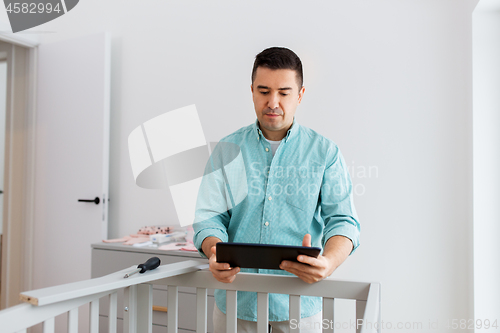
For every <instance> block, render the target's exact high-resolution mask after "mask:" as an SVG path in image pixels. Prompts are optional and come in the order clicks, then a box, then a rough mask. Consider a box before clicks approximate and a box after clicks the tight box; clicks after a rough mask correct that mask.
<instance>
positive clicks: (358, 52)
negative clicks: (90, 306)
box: [34, 0, 476, 332]
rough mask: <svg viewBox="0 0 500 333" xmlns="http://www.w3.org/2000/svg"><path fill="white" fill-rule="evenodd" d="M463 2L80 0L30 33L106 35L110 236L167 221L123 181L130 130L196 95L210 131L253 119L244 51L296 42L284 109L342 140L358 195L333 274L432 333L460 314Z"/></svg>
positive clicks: (464, 224) (127, 174) (464, 236)
mask: <svg viewBox="0 0 500 333" xmlns="http://www.w3.org/2000/svg"><path fill="white" fill-rule="evenodd" d="M475 3H476V1H475V0H460V1H457V0H405V1H401V0H377V1H362V0H349V1H329V2H326V1H323V2H318V1H315V2H307V3H306V2H303V1H274V2H269V1H252V2H250V1H246V2H235V1H195V0H192V1H177V0H176V1H168V2H166V1H137V0H136V1H132V0H129V1H123V0H107V1H102V0H101V1H97V0H86V1H81V2H80V3H79V4H78V5H77V7H75V9H73V10H72V11H71V12H69V13H68V14H66V15H64V16H62V17H60V18H58V19H56V20H54V21H51V22H49V23H47V24H45V25H43V27H40V30H43V31H45V32H47V31H49V32H50V31H52V32H54V33H45V34H43V35H42V38H41V42H42V43H44V42H51V41H56V40H60V39H67V38H72V37H75V36H78V35H83V34H90V33H93V32H98V31H104V30H107V31H110V32H111V34H112V36H113V49H112V52H113V55H112V57H113V65H112V66H113V73H112V115H111V122H112V124H111V175H110V179H111V184H110V198H111V202H110V214H109V215H110V224H111V225H110V235H111V236H112V237H119V236H123V235H126V234H129V233H132V232H135V231H136V230H137V229H138V228H139V227H140V226H143V225H146V224H175V223H176V214H175V212H174V208H173V204H172V201H171V198H170V196H169V194H168V193H165V192H162V191H152V190H143V189H140V188H138V187H136V186H135V185H134V182H133V176H132V172H131V168H130V165H129V160H128V150H127V136H128V134H129V133H130V132H131V131H132V130H133V129H134V128H135V127H136V126H138V125H139V124H141V123H143V122H144V121H146V120H148V119H150V118H152V117H154V116H157V115H159V114H162V113H164V112H166V111H169V110H173V109H176V108H178V107H181V106H185V105H189V104H193V103H195V104H196V106H197V108H198V111H199V113H200V117H201V120H202V125H203V127H204V130H205V134H206V137H207V139H208V140H210V141H216V140H219V139H220V138H221V137H222V136H224V135H226V134H229V133H230V132H232V131H234V130H236V129H237V128H239V127H242V126H245V125H247V124H250V123H251V122H253V121H254V119H255V116H254V113H253V105H252V100H251V95H250V87H249V86H250V71H251V67H252V63H253V58H254V56H255V55H256V54H257V53H258V52H260V51H261V50H262V49H264V48H265V47H268V46H274V45H282V46H287V47H290V48H291V49H293V50H294V51H296V52H297V53H298V54H299V56H301V58H302V60H303V63H304V68H305V86H306V94H305V97H304V101H303V104H302V105H301V106H300V108H299V110H298V114H297V119H298V121H299V122H301V123H302V124H303V125H306V126H309V127H311V128H313V129H315V130H317V131H319V132H320V133H322V134H324V135H326V136H327V137H330V138H332V139H333V140H335V141H336V142H337V143H338V144H339V145H340V147H341V149H342V151H343V153H344V156H345V157H346V161H347V163H348V164H349V166H350V168H351V171H354V173H353V179H354V182H355V184H356V185H357V187H356V188H357V189H358V194H359V195H357V196H356V198H355V200H356V206H357V209H358V213H359V216H360V219H361V225H362V238H361V246H360V248H359V249H358V251H357V252H356V253H355V255H353V256H352V257H351V258H349V259H348V260H347V262H346V263H345V264H344V265H343V266H342V267H341V268H339V269H338V270H337V272H336V273H335V275H334V276H335V277H336V278H339V279H353V280H362V281H379V282H381V283H382V292H383V294H382V297H383V301H382V302H383V303H382V311H383V320H384V322H386V323H391V324H392V325H394V326H395V325H397V323H398V322H401V323H403V324H404V323H410V325H412V323H414V322H415V323H421V324H422V329H423V330H426V331H429V327H428V325H429V321H432V322H433V323H434V322H435V321H438V323H439V327H440V329H439V330H435V331H436V332H437V331H440V332H444V331H446V329H445V326H446V324H447V321H448V320H451V319H457V318H458V319H466V320H468V319H469V318H473V310H472V305H473V293H472V292H473V280H472V277H473V275H472V269H473V266H472V265H473V261H472V122H471V121H472V100H471V96H472V87H471V82H472V68H471V62H472V60H471V52H472V51H471V50H472V49H471V43H472V42H471V33H472V32H471V31H472V30H471V12H472V9H473V6H474V4H475ZM34 30H36V29H34ZM68 61H71V60H70V59H69V60H68ZM75 65H76V64H75ZM186 135H189V133H186ZM369 167H372V169H371V175H369V174H365V175H363V174H362V171H363V168H365V169H366V170H368V168H369ZM367 172H368V171H367ZM363 191H364V192H363ZM393 328H394V327H393ZM398 331H400V332H405V331H406V332H413V331H415V329H400V330H398ZM450 331H451V330H450Z"/></svg>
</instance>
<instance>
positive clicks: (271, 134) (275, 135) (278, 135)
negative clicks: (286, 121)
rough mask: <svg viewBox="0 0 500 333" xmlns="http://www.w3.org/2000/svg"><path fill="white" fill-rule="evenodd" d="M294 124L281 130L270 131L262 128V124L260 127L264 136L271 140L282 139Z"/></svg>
mask: <svg viewBox="0 0 500 333" xmlns="http://www.w3.org/2000/svg"><path fill="white" fill-rule="evenodd" d="M292 125H293V124H292ZM292 125H290V127H288V128H286V129H283V130H279V131H269V130H266V129H265V128H262V127H261V126H260V124H259V128H260V130H261V131H262V134H263V135H264V137H265V138H266V139H268V140H270V141H281V140H283V138H284V137H285V136H286V133H287V132H288V130H289V129H290V128H291V127H292Z"/></svg>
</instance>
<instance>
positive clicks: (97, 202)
mask: <svg viewBox="0 0 500 333" xmlns="http://www.w3.org/2000/svg"><path fill="white" fill-rule="evenodd" d="M78 202H93V203H95V204H96V205H98V204H99V202H101V199H99V197H95V199H93V200H89V199H78Z"/></svg>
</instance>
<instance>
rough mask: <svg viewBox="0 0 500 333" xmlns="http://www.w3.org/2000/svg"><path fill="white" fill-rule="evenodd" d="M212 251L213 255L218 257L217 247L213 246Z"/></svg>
mask: <svg viewBox="0 0 500 333" xmlns="http://www.w3.org/2000/svg"><path fill="white" fill-rule="evenodd" d="M210 251H212V254H213V255H216V254H215V252H216V251H217V248H216V247H215V246H212V248H211V249H210Z"/></svg>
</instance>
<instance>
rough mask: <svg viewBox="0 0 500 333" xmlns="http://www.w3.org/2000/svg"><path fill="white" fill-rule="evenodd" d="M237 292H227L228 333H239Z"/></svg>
mask: <svg viewBox="0 0 500 333" xmlns="http://www.w3.org/2000/svg"><path fill="white" fill-rule="evenodd" d="M237 293H238V292H237V291H236V290H227V291H226V332H227V333H236V331H237V325H238V324H237V321H238V320H237V317H236V314H237V312H238V308H237V307H238V299H237V296H238V294H237Z"/></svg>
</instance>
